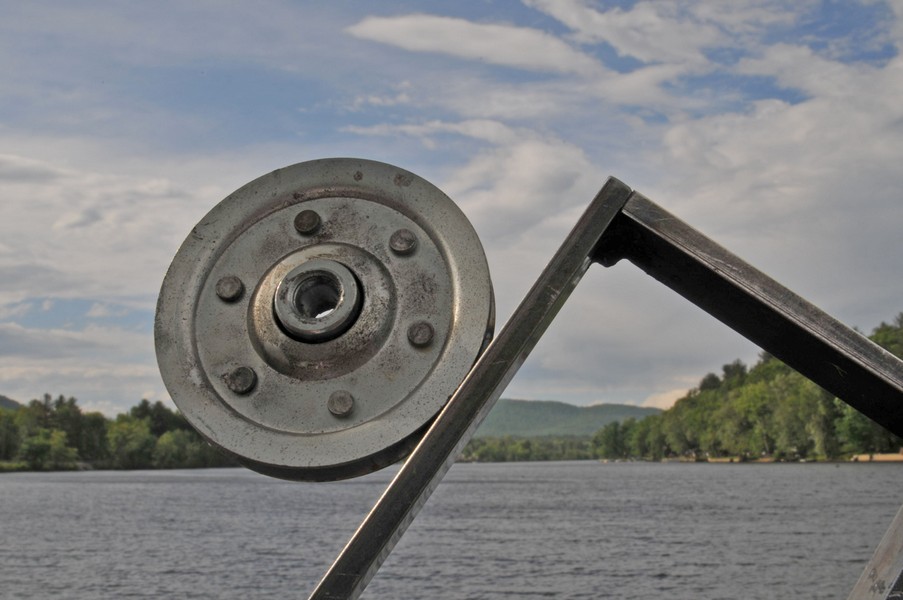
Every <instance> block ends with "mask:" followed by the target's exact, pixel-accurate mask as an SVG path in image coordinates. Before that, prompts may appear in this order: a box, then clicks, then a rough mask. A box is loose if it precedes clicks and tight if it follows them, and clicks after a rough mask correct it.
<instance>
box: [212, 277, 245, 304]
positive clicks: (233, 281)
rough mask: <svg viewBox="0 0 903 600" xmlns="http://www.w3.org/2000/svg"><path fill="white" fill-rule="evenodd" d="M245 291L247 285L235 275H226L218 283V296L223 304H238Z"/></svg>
mask: <svg viewBox="0 0 903 600" xmlns="http://www.w3.org/2000/svg"><path fill="white" fill-rule="evenodd" d="M244 291H245V285H244V284H243V283H242V282H241V279H239V278H238V277H236V276H235V275H226V276H225V277H221V278H220V280H219V281H217V282H216V295H217V296H219V299H220V300H222V301H223V302H236V301H238V299H239V298H241V295H242V294H243V293H244Z"/></svg>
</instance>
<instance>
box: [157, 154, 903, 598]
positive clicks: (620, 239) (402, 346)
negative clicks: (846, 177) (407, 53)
mask: <svg viewBox="0 0 903 600" xmlns="http://www.w3.org/2000/svg"><path fill="white" fill-rule="evenodd" d="M622 259H626V260H628V261H630V262H632V263H634V264H636V265H637V266H639V267H640V268H641V269H643V270H644V271H646V272H647V273H649V274H650V275H652V276H653V277H655V278H656V279H658V280H659V281H661V282H662V283H664V284H665V285H667V286H668V287H671V288H672V289H674V290H675V291H677V292H678V293H680V294H681V295H683V296H685V297H686V298H688V299H689V300H690V301H692V302H694V303H695V304H697V305H698V306H700V307H702V308H703V309H705V310H706V311H708V312H709V313H710V314H712V315H713V316H715V317H716V318H718V319H719V320H721V321H722V322H724V323H725V324H727V325H728V326H730V327H732V328H734V329H735V330H736V331H738V332H739V333H741V334H742V335H744V336H746V337H747V338H749V339H750V340H752V341H754V342H755V343H757V344H758V345H759V346H761V347H762V348H763V349H765V350H766V351H768V352H770V353H771V354H773V355H774V356H776V357H778V358H780V359H781V360H783V361H784V362H785V363H787V364H788V365H790V366H792V367H794V368H795V369H797V370H798V371H800V372H801V373H802V374H804V375H806V376H808V377H809V378H810V379H812V380H813V381H815V382H816V383H818V384H819V385H821V386H822V387H824V388H825V389H827V390H828V391H830V392H831V393H833V394H835V395H837V396H838V397H840V398H841V399H843V400H844V401H846V402H847V403H849V404H850V405H851V406H853V407H854V408H856V409H857V410H859V411H861V412H863V413H864V414H866V415H867V416H869V417H871V418H872V419H873V420H875V421H876V422H878V423H880V424H881V425H883V426H885V427H886V428H888V429H890V430H891V431H893V432H894V433H896V434H897V435H903V361H900V360H899V359H898V358H896V357H895V356H893V355H891V354H890V353H888V352H886V351H885V350H883V349H882V348H880V347H879V346H877V345H875V344H873V343H872V342H871V341H869V340H868V339H866V338H865V337H863V336H862V335H860V334H858V333H856V332H855V331H853V330H851V329H849V328H848V327H846V326H844V325H842V324H841V323H839V322H838V321H836V320H835V319H833V318H831V317H830V316H828V315H827V314H825V313H824V312H822V311H821V310H819V309H818V308H816V307H815V306H813V305H812V304H810V303H808V302H806V301H805V300H803V299H802V298H800V297H799V296H797V295H796V294H794V293H793V292H792V291H790V290H788V289H787V288H785V287H783V286H781V285H780V284H778V283H777V282H775V281H774V280H772V279H771V278H769V277H768V276H766V275H765V274H763V273H761V272H760V271H757V270H756V269H755V268H753V267H752V266H750V265H749V264H747V263H745V262H743V261H742V260H740V259H739V258H737V257H736V256H734V255H733V254H731V253H730V252H728V251H727V250H725V249H724V248H721V247H720V246H718V245H717V244H715V243H714V242H712V241H711V240H709V239H708V238H706V237H705V236H703V235H702V234H700V233H699V232H697V231H695V230H694V229H692V228H691V227H689V226H688V225H686V224H685V223H683V222H682V221H680V220H679V219H677V218H676V217H674V216H673V215H671V214H669V213H667V212H666V211H665V210H663V209H662V208H661V207H659V206H657V205H655V204H654V203H653V202H651V201H650V200H649V199H647V198H645V197H644V196H642V195H641V194H639V193H637V192H634V191H632V190H631V189H630V188H628V187H627V186H626V185H624V184H623V183H621V182H619V181H617V180H615V179H609V180H608V182H607V183H606V184H605V186H604V187H603V188H602V190H601V191H600V192H599V194H598V195H597V196H596V198H595V199H594V200H593V201H592V202H591V204H590V205H589V207H588V208H587V210H586V212H585V213H584V214H583V216H582V217H581V218H580V220H579V221H578V222H577V224H576V225H575V227H574V229H573V230H572V231H571V233H570V235H568V237H567V238H566V239H565V241H564V243H563V244H562V246H561V247H560V249H559V250H558V252H556V254H555V255H554V256H553V257H552V260H551V262H550V263H549V265H548V266H547V267H546V269H545V270H544V271H543V273H542V274H541V275H540V277H539V279H538V280H537V282H536V283H535V285H534V286H533V288H532V289H531V290H530V292H529V293H528V294H527V296H526V297H525V298H524V300H523V301H522V303H521V304H520V306H519V307H518V308H517V310H516V311H515V312H514V314H513V315H512V317H511V318H510V320H509V321H508V323H507V324H506V325H505V327H504V328H503V329H502V331H501V332H500V334H499V335H498V337H497V338H496V339H495V340H493V341H492V342H491V343H488V342H489V340H490V338H491V335H492V328H493V301H492V297H493V296H492V288H491V284H490V281H489V273H488V268H487V267H486V260H485V257H484V255H483V251H482V247H481V246H480V244H479V240H478V239H477V236H476V234H475V233H474V231H473V228H472V227H471V226H470V224H469V223H468V222H467V220H466V218H465V217H464V216H463V214H462V213H461V212H460V210H458V209H457V207H456V206H455V205H454V204H453V203H452V202H451V200H449V199H448V198H447V197H446V196H445V195H444V194H442V193H441V192H440V191H439V190H438V189H436V188H435V187H433V186H431V185H430V184H429V183H427V182H426V181H424V180H422V179H420V178H419V177H417V176H415V175H413V174H411V173H409V172H407V171H404V170H402V169H398V168H396V167H392V166H390V165H386V164H382V163H376V162H372V161H364V160H357V159H331V160H322V161H313V162H309V163H301V164H298V165H294V166H291V167H287V168H285V169H281V170H278V171H274V172H273V173H271V174H269V175H266V176H264V177H261V178H259V179H257V180H255V181H253V182H251V183H249V184H248V185H246V186H245V187H243V188H241V189H240V190H238V191H236V192H235V193H234V194H232V195H230V196H229V197H228V198H226V199H225V200H223V202H222V203H220V204H219V205H218V206H217V207H216V208H214V209H213V210H212V211H211V212H210V213H209V214H208V215H207V216H206V217H205V218H204V219H203V220H202V221H201V222H200V223H199V224H198V225H197V226H196V227H195V228H194V230H192V232H191V234H190V235H189V237H188V239H187V240H186V241H185V243H184V244H183V246H182V248H181V249H180V250H179V252H178V254H177V255H176V258H175V259H174V261H173V264H172V266H171V268H170V271H169V273H168V274H167V276H166V279H165V281H164V283H163V288H162V291H161V294H160V301H159V304H158V309H157V322H156V327H155V335H156V344H157V354H158V361H159V363H160V368H161V372H162V373H163V377H164V380H165V381H166V384H167V387H168V389H169V391H170V393H171V395H172V397H173V399H174V400H175V402H176V404H177V405H178V406H179V408H180V409H181V410H182V412H183V413H184V414H185V415H186V417H187V418H188V419H189V421H190V422H191V423H192V424H193V425H194V426H195V427H196V428H197V429H198V430H199V431H200V432H201V433H202V434H203V435H204V436H205V437H206V438H207V439H208V440H210V441H211V442H212V443H214V444H216V445H218V446H220V447H222V448H223V449H225V450H226V451H227V452H229V453H231V454H233V455H234V456H236V457H237V458H238V459H239V460H240V461H241V462H242V463H243V464H245V465H247V466H249V467H250V468H252V469H255V470H258V471H260V472H263V473H266V474H270V475H274V476H277V477H284V478H289V479H305V480H326V479H337V478H343V477H350V476H354V475H359V474H363V473H366V472H369V471H372V470H375V469H378V468H381V467H384V466H386V465H388V464H391V463H393V462H395V461H397V460H399V459H400V458H402V457H403V456H405V455H407V454H408V453H410V456H409V457H408V459H407V461H406V462H405V464H404V465H403V466H402V467H401V469H400V470H399V471H398V473H397V475H396V476H395V478H394V479H393V481H392V483H391V484H390V485H389V487H388V488H387V490H386V492H385V493H384V494H383V496H382V497H381V498H380V500H379V501H378V502H377V504H376V505H375V506H374V508H373V510H372V511H371V513H370V514H369V515H368V516H367V518H366V519H365V520H364V522H363V523H362V525H361V527H360V528H359V529H358V530H357V532H356V533H355V534H354V536H353V537H352V539H351V540H350V541H349V543H348V545H347V546H346V547H345V549H344V550H343V551H342V553H341V554H340V556H339V557H338V558H337V559H336V562H335V563H334V564H333V566H332V567H331V568H330V570H329V571H328V572H327V574H326V575H325V576H324V578H323V579H322V580H321V582H320V584H319V585H318V587H317V588H316V590H315V591H314V593H313V595H312V596H311V598H320V599H326V598H354V597H357V596H358V595H359V594H360V593H361V592H362V590H363V589H364V587H365V586H366V584H367V582H368V581H369V580H370V579H371V578H372V576H373V575H374V574H375V572H376V570H377V569H378V568H379V566H380V564H381V563H382V561H383V560H384V559H385V558H386V556H387V555H388V554H389V552H390V551H391V549H392V547H393V546H394V544H395V543H396V542H397V540H398V539H399V538H400V537H401V535H402V534H403V533H404V531H405V529H406V527H407V526H408V524H409V523H410V522H411V521H412V520H413V518H414V516H415V515H416V514H417V511H418V510H419V508H420V507H421V506H422V505H423V504H424V503H425V502H426V500H427V499H428V497H429V495H430V494H431V493H432V491H433V490H434V489H435V488H436V486H437V485H438V483H439V481H440V480H441V479H442V476H443V475H444V474H445V473H446V471H447V470H448V469H449V467H450V466H451V465H452V464H453V463H454V461H455V458H456V457H457V455H458V453H459V452H460V451H461V450H462V449H463V447H464V445H465V444H466V443H467V442H468V441H469V440H470V438H471V436H472V435H473V433H474V431H475V430H476V428H477V427H478V426H479V424H480V422H481V421H482V419H483V418H484V417H485V416H486V415H487V414H488V412H489V411H490V409H491V408H492V406H493V405H494V403H495V401H496V400H497V399H498V397H499V396H500V395H501V393H502V391H503V390H504V388H505V386H506V385H507V384H508V383H509V382H510V381H511V379H512V378H513V377H514V374H515V373H516V372H517V370H518V368H519V367H520V365H521V364H522V363H523V361H524V359H525V358H526V357H527V355H528V354H529V353H530V351H531V350H532V349H533V347H534V345H535V344H536V342H537V341H538V340H539V338H540V337H541V336H542V334H543V332H544V331H545V329H546V328H547V327H548V325H549V323H550V322H551V321H552V319H553V318H554V316H555V314H556V313H557V312H558V310H559V309H560V308H561V306H562V305H563V304H564V302H565V301H566V300H567V298H568V296H569V295H570V293H571V292H572V291H573V289H574V288H575V287H576V285H577V284H578V282H579V281H580V278H581V277H582V276H583V274H584V273H585V272H586V270H587V269H588V268H589V267H590V265H591V264H592V263H599V264H602V265H604V266H612V265H614V264H615V263H617V262H618V261H620V260H622ZM901 514H903V512H901ZM891 532H892V533H889V534H888V539H890V541H889V542H888V541H887V540H885V542H882V544H881V547H882V550H881V551H879V553H877V554H876V559H875V560H874V561H873V563H871V564H870V565H869V567H868V568H867V569H866V572H865V573H864V574H863V577H862V578H861V579H860V582H859V583H858V584H857V585H856V587H855V589H854V591H853V594H852V595H851V596H850V597H851V598H857V599H858V598H879V597H880V598H890V597H895V596H892V595H891V594H895V593H898V592H900V591H901V590H898V589H897V588H898V587H899V588H901V589H903V583H901V581H903V578H901V577H900V571H901V569H903V560H901V553H900V551H899V549H897V550H894V548H896V547H897V546H895V545H894V544H895V543H896V542H897V540H898V538H899V537H900V534H901V532H903V517H898V519H897V520H896V521H895V524H894V525H893V526H892V530H891ZM893 532H896V533H893ZM897 545H899V544H897Z"/></svg>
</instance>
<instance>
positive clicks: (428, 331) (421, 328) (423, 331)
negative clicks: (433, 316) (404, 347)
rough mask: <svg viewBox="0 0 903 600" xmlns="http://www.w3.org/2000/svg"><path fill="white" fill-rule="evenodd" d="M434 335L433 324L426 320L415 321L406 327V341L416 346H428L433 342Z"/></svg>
mask: <svg viewBox="0 0 903 600" xmlns="http://www.w3.org/2000/svg"><path fill="white" fill-rule="evenodd" d="M434 335H436V332H435V331H434V330H433V326H432V325H430V324H429V323H427V322H426V321H417V322H416V323H414V324H413V325H411V326H410V327H408V341H409V342H411V345H412V346H416V347H418V348H425V347H426V346H429V345H430V344H431V343H432V342H433V336H434Z"/></svg>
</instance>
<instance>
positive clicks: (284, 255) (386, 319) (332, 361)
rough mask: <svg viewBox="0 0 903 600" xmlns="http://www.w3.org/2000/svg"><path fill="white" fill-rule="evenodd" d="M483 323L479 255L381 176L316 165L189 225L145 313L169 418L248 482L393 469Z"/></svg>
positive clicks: (441, 213)
mask: <svg viewBox="0 0 903 600" xmlns="http://www.w3.org/2000/svg"><path fill="white" fill-rule="evenodd" d="M492 326H493V306H492V289H491V284H490V281H489V270H488V267H487V265H486V259H485V256H484V255H483V250H482V246H481V245H480V242H479V239H478V238H477V236H476V233H475V232H474V230H473V228H472V227H471V225H470V223H469V222H468V221H467V219H466V217H465V216H464V214H463V213H462V212H461V211H460V210H459V209H458V208H457V206H455V204H454V203H453V202H452V201H451V200H450V199H449V198H448V197H447V196H445V195H444V194H443V193H442V192H441V191H439V190H438V189H437V188H435V187H434V186H432V185H431V184H429V183H428V182H426V181H425V180H423V179H421V178H419V177H417V176H416V175H413V174H412V173H409V172H407V171H404V170H402V169H398V168H396V167H393V166H391V165H387V164H384V163H378V162H373V161H366V160H359V159H326V160H319V161H311V162H306V163H300V164H296V165H292V166H290V167H286V168H284V169H280V170H277V171H274V172H272V173H270V174H268V175H265V176H263V177H260V178H259V179H256V180H254V181H252V182H251V183H249V184H247V185H246V186H244V187H242V188H240V189H239V190H237V191H236V192H234V193H233V194H231V195H230V196H229V197H227V198H226V199H225V200H223V201H222V202H221V203H220V204H219V205H217V206H216V207H215V208H213V210H211V211H210V212H209V213H208V214H207V215H206V216H205V217H204V219H202V220H201V221H200V222H199V223H198V225H196V226H195V228H194V229H193V230H192V232H191V234H190V235H189V236H188V238H187V239H186V240H185V242H184V243H183V245H182V247H181V248H180V249H179V252H178V253H177V254H176V257H175V259H174V260H173V262H172V265H171V266H170V269H169V272H168V273H167V275H166V278H165V279H164V282H163V287H162V289H161V293H160V298H159V302H158V307H157V319H156V323H155V338H156V348H157V357H158V362H159V365H160V370H161V373H162V374H163V378H164V381H165V383H166V386H167V389H168V390H169V392H170V395H171V396H172V398H173V400H174V401H175V402H176V404H177V406H178V407H179V409H180V410H181V411H182V412H183V414H185V416H186V417H187V418H188V420H189V421H190V422H191V423H192V425H194V426H195V427H196V428H197V429H198V430H199V431H200V432H201V433H202V434H203V435H204V436H205V437H206V438H207V439H208V440H210V441H211V442H213V443H215V444H216V445H218V446H220V447H222V448H224V449H225V450H227V451H228V452H230V453H232V454H234V455H235V456H236V457H237V458H238V459H239V460H241V461H242V462H243V463H244V464H246V465H248V466H250V467H251V468H254V469H256V470H259V471H261V472H265V473H269V474H273V475H276V476H280V477H286V478H290V479H314V480H326V479H337V478H342V477H348V476H353V475H358V474H362V473H366V472H369V471H372V470H375V469H377V468H380V467H382V466H386V465H387V464H391V463H392V462H394V461H396V460H398V459H399V458H400V457H402V456H403V455H404V454H405V453H406V452H407V451H408V450H409V449H410V448H411V447H412V446H413V444H414V443H415V442H416V440H417V438H418V434H419V433H420V432H422V431H423V429H424V427H425V426H426V425H427V424H428V423H429V422H430V420H431V419H432V418H433V416H434V415H435V414H436V413H437V412H438V411H439V410H440V409H441V407H442V406H443V405H444V404H445V402H446V401H447V399H448V398H449V397H450V396H451V394H452V393H453V392H454V390H455V389H456V388H457V386H458V385H459V383H460V382H461V380H462V379H463V378H464V377H465V376H466V374H467V373H468V371H469V370H470V367H471V366H472V365H473V362H474V361H475V360H476V358H477V356H478V355H479V353H480V351H481V349H482V348H483V347H484V345H485V342H486V341H487V340H488V338H489V336H491V332H492Z"/></svg>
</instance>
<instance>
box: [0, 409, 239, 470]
mask: <svg viewBox="0 0 903 600" xmlns="http://www.w3.org/2000/svg"><path fill="white" fill-rule="evenodd" d="M231 464H233V463H232V461H230V460H228V459H226V458H225V457H224V456H223V455H222V454H220V453H219V452H218V451H216V450H214V449H213V448H211V447H210V446H209V445H208V444H207V443H206V442H204V441H203V440H202V439H201V438H200V436H199V435H198V434H197V433H195V431H194V429H192V428H191V427H190V426H189V425H188V422H187V421H186V420H185V418H184V417H183V416H182V415H181V414H179V413H176V412H173V411H171V410H170V409H169V408H167V407H166V406H165V405H164V404H163V403H162V402H156V403H154V404H151V403H150V402H148V401H147V400H142V401H141V402H140V403H138V404H137V405H136V406H133V407H132V408H131V410H130V411H129V412H128V413H127V414H121V415H118V416H117V417H116V418H115V419H112V420H111V419H108V418H106V417H105V416H103V415H102V414H100V413H98V412H89V413H83V412H82V410H81V408H80V407H79V406H78V401H77V400H76V399H75V398H66V397H64V396H59V397H57V398H56V399H53V398H52V397H51V396H50V395H49V394H45V395H44V398H43V399H42V400H32V401H31V402H29V403H28V404H26V405H24V406H21V407H19V408H16V409H15V410H8V409H0V471H2V470H34V471H39V470H61V469H75V468H95V469H148V468H190V467H216V466H224V465H231Z"/></svg>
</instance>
